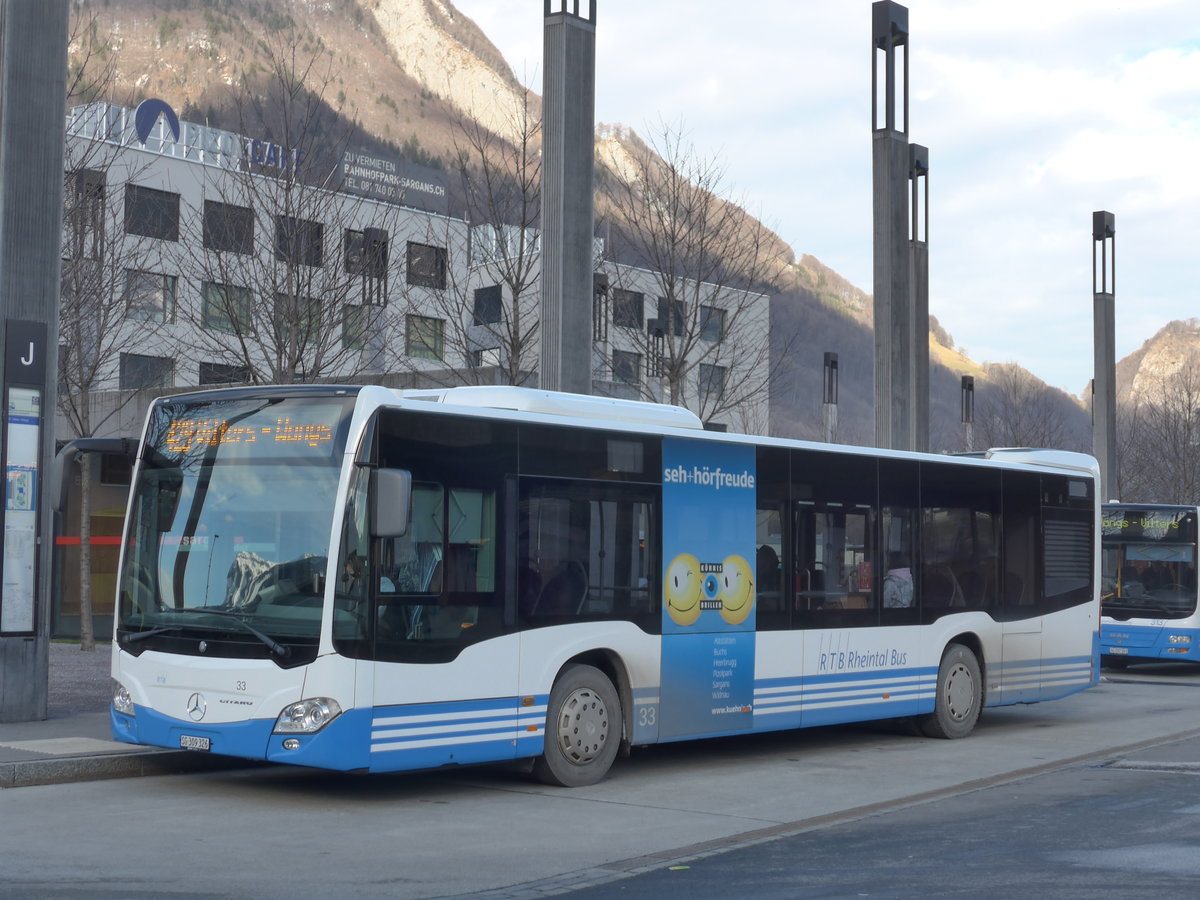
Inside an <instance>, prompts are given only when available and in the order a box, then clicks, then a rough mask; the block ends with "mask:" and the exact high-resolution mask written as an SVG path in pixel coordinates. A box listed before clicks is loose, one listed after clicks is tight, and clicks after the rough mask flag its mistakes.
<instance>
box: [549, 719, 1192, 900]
mask: <svg viewBox="0 0 1200 900" xmlns="http://www.w3.org/2000/svg"><path fill="white" fill-rule="evenodd" d="M1198 775H1200V740H1195V739H1193V740H1189V741H1182V742H1176V743H1171V744H1166V745H1160V746H1158V747H1155V748H1151V749H1147V750H1142V751H1139V752H1137V753H1134V754H1132V755H1130V756H1128V757H1121V758H1118V759H1115V760H1111V761H1106V762H1105V763H1096V764H1085V765H1076V766H1072V767H1069V768H1067V769H1061V770H1056V771H1054V772H1051V773H1047V774H1044V775H1040V776H1036V777H1032V778H1028V779H1023V780H1020V781H1017V782H1012V783H1005V784H1003V785H999V786H996V787H991V788H984V789H979V790H974V791H968V792H966V793H962V794H959V795H956V796H953V797H948V798H945V799H942V800H939V801H936V802H931V803H918V804H915V805H911V806H905V807H901V808H899V809H896V810H893V811H890V812H885V813H880V814H876V815H872V816H864V817H862V818H860V819H856V820H854V821H851V822H847V823H844V824H840V825H835V826H831V827H817V828H812V829H809V830H806V831H804V832H803V833H801V834H798V835H795V836H790V837H786V838H780V839H777V840H773V841H769V842H759V843H755V844H751V845H749V846H745V847H742V848H740V849H737V850H732V851H729V852H724V853H708V854H705V855H703V856H699V857H696V858H691V859H687V858H681V859H676V860H673V861H671V862H670V863H668V864H666V865H657V866H654V867H653V868H651V869H649V870H648V871H646V872H645V873H644V874H640V875H637V876H636V877H630V878H628V879H624V880H620V881H615V882H608V883H606V884H603V885H601V886H597V887H593V888H590V889H584V890H581V891H577V892H574V893H573V894H572V896H573V897H577V898H579V900H585V898H613V897H619V898H629V900H643V898H644V900H659V898H662V897H664V896H665V897H673V896H687V897H688V898H689V900H730V898H731V897H732V896H738V897H755V898H764V900H765V898H781V900H782V898H789V900H790V898H809V897H811V898H816V897H820V898H828V897H871V898H908V897H920V898H942V897H945V898H956V900H967V898H1005V900H1008V898H1012V897H1021V896H1024V897H1029V898H1037V900H1100V898H1114V900H1128V898H1134V897H1188V896H1195V895H1196V892H1197V890H1198V888H1197V884H1200V778H1198V777H1197V776H1198Z"/></svg>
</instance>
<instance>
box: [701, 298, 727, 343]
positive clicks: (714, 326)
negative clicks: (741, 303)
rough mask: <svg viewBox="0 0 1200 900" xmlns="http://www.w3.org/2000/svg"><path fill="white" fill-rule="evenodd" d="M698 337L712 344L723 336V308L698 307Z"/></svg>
mask: <svg viewBox="0 0 1200 900" xmlns="http://www.w3.org/2000/svg"><path fill="white" fill-rule="evenodd" d="M700 337H701V338H702V339H704V340H706V341H712V342H713V343H714V344H715V343H718V342H720V341H721V340H722V339H724V337H725V310H723V309H717V307H715V306H702V307H700Z"/></svg>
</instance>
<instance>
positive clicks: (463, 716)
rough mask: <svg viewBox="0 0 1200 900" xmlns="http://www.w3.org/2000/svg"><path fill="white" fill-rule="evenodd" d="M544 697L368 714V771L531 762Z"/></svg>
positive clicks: (538, 748) (540, 733)
mask: <svg viewBox="0 0 1200 900" xmlns="http://www.w3.org/2000/svg"><path fill="white" fill-rule="evenodd" d="M548 701H549V696H548V695H544V694H543V695H540V696H535V697H534V698H533V703H532V705H528V706H522V705H521V698H518V697H497V698H491V699H488V700H461V701H451V702H447V703H419V704H412V705H404V706H385V707H379V708H377V709H375V710H374V711H373V714H372V721H371V738H370V756H371V760H370V767H371V770H372V771H376V772H386V771H394V770H400V769H421V768H434V767H437V766H445V765H455V764H458V765H465V764H469V763H476V762H488V761H495V760H503V759H516V758H519V757H524V756H536V755H538V754H539V753H541V752H542V748H543V746H544V738H545V735H544V730H545V729H544V726H545V722H546V704H547V702H548Z"/></svg>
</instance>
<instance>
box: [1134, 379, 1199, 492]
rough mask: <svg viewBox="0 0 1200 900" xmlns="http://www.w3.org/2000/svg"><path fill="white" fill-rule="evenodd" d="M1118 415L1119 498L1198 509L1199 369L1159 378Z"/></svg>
mask: <svg viewBox="0 0 1200 900" xmlns="http://www.w3.org/2000/svg"><path fill="white" fill-rule="evenodd" d="M1119 413H1120V414H1119V417H1118V422H1119V423H1120V433H1121V440H1120V441H1119V445H1120V448H1121V454H1120V458H1121V466H1120V471H1121V483H1120V487H1121V497H1122V498H1130V499H1132V500H1135V501H1137V502H1139V503H1184V504H1196V503H1200V452H1198V451H1200V363H1197V361H1196V360H1195V359H1189V360H1187V361H1185V362H1184V363H1182V364H1181V365H1180V367H1179V368H1178V369H1176V370H1175V371H1174V372H1170V373H1168V374H1164V375H1161V376H1159V377H1158V378H1157V379H1155V380H1154V383H1152V384H1151V387H1150V390H1143V391H1142V392H1141V393H1140V394H1139V395H1138V398H1137V399H1134V400H1132V401H1130V402H1129V403H1128V404H1126V405H1125V406H1124V408H1122V409H1121V410H1120V411H1119Z"/></svg>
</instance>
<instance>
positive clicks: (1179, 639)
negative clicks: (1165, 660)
mask: <svg viewBox="0 0 1200 900" xmlns="http://www.w3.org/2000/svg"><path fill="white" fill-rule="evenodd" d="M1191 642H1192V636H1191V635H1190V634H1171V635H1168V636H1167V643H1168V644H1190V643H1191Z"/></svg>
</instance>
